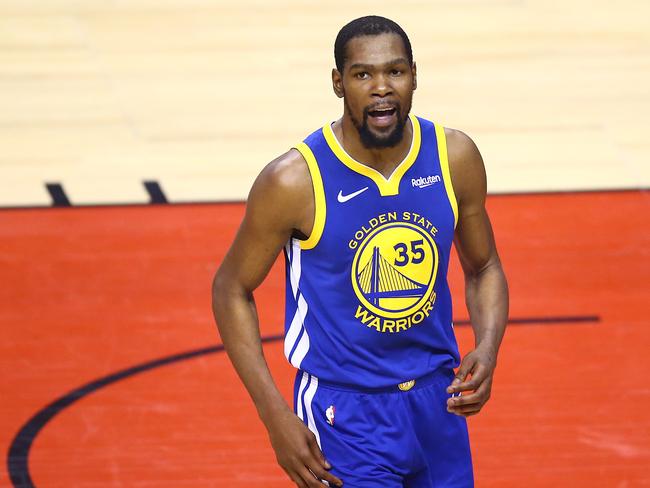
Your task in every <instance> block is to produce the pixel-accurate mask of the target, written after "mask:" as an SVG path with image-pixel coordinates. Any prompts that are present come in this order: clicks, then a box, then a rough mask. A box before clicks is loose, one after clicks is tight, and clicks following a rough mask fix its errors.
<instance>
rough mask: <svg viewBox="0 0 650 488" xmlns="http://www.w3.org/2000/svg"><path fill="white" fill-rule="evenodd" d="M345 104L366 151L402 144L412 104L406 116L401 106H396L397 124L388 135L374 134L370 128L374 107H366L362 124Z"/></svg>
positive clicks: (346, 103)
mask: <svg viewBox="0 0 650 488" xmlns="http://www.w3.org/2000/svg"><path fill="white" fill-rule="evenodd" d="M344 102H345V105H346V107H347V109H348V113H349V114H350V119H351V120H352V123H353V124H354V127H355V128H356V129H357V132H359V137H360V138H361V144H363V146H364V147H365V148H366V149H384V148H388V147H395V146H396V145H397V144H399V143H400V142H401V140H402V138H403V137H404V126H405V125H406V119H407V118H408V114H409V112H410V111H411V106H410V103H409V106H408V107H407V110H406V111H405V113H404V114H402V106H401V104H396V105H395V109H396V113H397V124H395V127H394V128H393V130H391V131H390V132H388V133H387V134H376V133H374V132H372V131H371V130H370V127H369V126H368V117H369V112H370V111H371V110H372V107H366V108H364V109H363V122H361V121H359V120H358V119H357V118H356V117H354V115H352V110H350V106H349V105H348V102H347V100H344Z"/></svg>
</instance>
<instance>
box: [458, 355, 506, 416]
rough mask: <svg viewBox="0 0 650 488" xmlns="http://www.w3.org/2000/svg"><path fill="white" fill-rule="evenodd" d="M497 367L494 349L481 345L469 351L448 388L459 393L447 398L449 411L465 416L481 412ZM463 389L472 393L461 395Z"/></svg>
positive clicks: (488, 397) (490, 389) (488, 396)
mask: <svg viewBox="0 0 650 488" xmlns="http://www.w3.org/2000/svg"><path fill="white" fill-rule="evenodd" d="M495 367H496V353H495V352H494V351H493V350H492V349H490V348H488V347H481V346H480V345H479V346H478V347H477V348H476V349H474V350H473V351H472V352H470V353H468V354H467V355H466V356H465V357H464V358H463V360H462V362H461V363H460V368H458V372H457V373H456V377H455V378H454V380H453V381H452V382H451V385H449V387H448V388H447V393H452V394H453V393H458V394H459V396H453V397H451V398H449V399H448V400H447V411H448V412H451V413H453V414H456V415H460V416H463V417H469V416H471V415H476V414H477V413H479V412H480V411H481V408H483V405H485V403H486V402H487V401H488V400H489V399H490V393H491V391H492V376H493V374H494V368H495ZM468 376H469V378H468ZM463 391H470V392H472V393H469V394H467V395H461V394H460V393H461V392H463Z"/></svg>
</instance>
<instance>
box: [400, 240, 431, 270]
mask: <svg viewBox="0 0 650 488" xmlns="http://www.w3.org/2000/svg"><path fill="white" fill-rule="evenodd" d="M423 246H424V241H423V240H422V239H418V240H417V241H411V253H410V255H409V253H408V246H407V245H406V244H404V243H403V242H398V243H397V244H395V245H394V246H393V248H394V249H395V250H396V251H397V257H396V258H395V266H406V265H407V264H408V263H409V260H410V262H411V263H413V264H420V263H421V262H422V261H424V248H423ZM409 258H410V259H409Z"/></svg>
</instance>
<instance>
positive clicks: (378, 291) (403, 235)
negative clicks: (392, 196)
mask: <svg viewBox="0 0 650 488" xmlns="http://www.w3.org/2000/svg"><path fill="white" fill-rule="evenodd" d="M391 214H393V213H391ZM391 214H384V215H382V216H379V217H378V218H377V219H371V221H370V222H369V226H368V227H370V229H368V228H367V227H366V226H364V227H363V228H362V229H363V230H364V231H366V232H361V233H362V234H363V238H362V239H358V240H356V241H351V245H350V247H351V248H355V249H356V253H355V256H354V260H353V262H352V272H351V280H352V288H353V289H354V292H355V294H356V296H357V299H358V300H359V306H358V308H357V312H356V314H355V318H356V319H358V320H359V321H360V322H361V323H362V324H364V325H366V326H368V327H372V328H375V329H376V330H377V331H379V332H400V331H402V330H407V329H409V328H410V327H412V326H413V325H417V324H419V323H420V322H422V321H423V320H424V319H425V318H426V317H427V316H428V315H429V313H430V312H431V310H432V308H433V302H434V301H435V293H434V292H433V285H434V283H435V278H436V274H437V271H438V249H437V247H436V244H435V241H434V240H433V238H432V236H433V235H435V233H436V232H437V229H436V228H435V227H434V226H433V225H432V224H431V222H429V221H428V220H426V219H424V218H422V217H420V216H419V215H418V214H413V213H411V212H403V213H402V215H400V217H402V219H404V220H408V221H399V220H397V218H395V220H393V219H390V216H392V215H391ZM394 214H395V217H397V215H396V213H394ZM414 215H415V216H417V217H419V218H417V219H416V218H415V217H414ZM386 216H388V217H386ZM381 217H384V218H381ZM373 221H375V222H376V225H375V226H373V224H374V223H375V222H373ZM381 221H384V222H383V223H381ZM418 224H420V225H418ZM427 224H428V225H427ZM359 234H360V233H359V232H357V234H356V236H355V237H356V238H358V237H361V236H360V235H359ZM353 242H354V246H352V243H353Z"/></svg>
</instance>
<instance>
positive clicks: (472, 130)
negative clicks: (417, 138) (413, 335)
mask: <svg viewBox="0 0 650 488" xmlns="http://www.w3.org/2000/svg"><path fill="white" fill-rule="evenodd" d="M649 5H650V4H648V3H647V2H641V1H638V0H625V1H623V2H619V3H617V4H616V7H615V8H614V7H612V4H611V3H610V2H604V1H587V0H570V1H566V2H549V1H546V0H530V1H509V0H481V1H477V0H469V1H463V2H457V1H454V2H452V1H447V0H434V1H420V0H409V1H404V2H399V3H397V2H390V3H389V2H344V1H340V0H332V1H330V2H310V3H305V2H298V1H296V0H286V1H278V2H261V1H259V0H242V1H241V2H236V3H233V2H227V1H225V0H215V1H212V0H182V1H181V0H165V1H163V2H153V1H151V0H132V1H129V2H123V1H114V2H100V1H97V0H83V1H80V0H42V1H38V2H32V1H24V0H4V1H2V2H0V278H1V279H2V286H0V333H1V337H2V340H1V341H0V453H2V456H3V462H2V463H0V487H5V486H6V487H8V488H18V487H21V488H22V487H25V488H27V487H32V486H36V487H38V488H50V487H52V488H55V487H56V488H58V487H61V488H64V487H65V488H68V487H115V488H118V487H124V488H130V487H141V488H144V487H174V488H178V487H181V488H182V487H231V488H233V487H234V488H245V487H246V488H248V487H256V486H264V487H273V488H275V487H277V488H280V487H288V486H291V484H290V483H289V481H288V479H287V478H286V476H285V475H284V473H283V472H282V471H281V470H280V468H279V467H278V466H277V464H276V462H275V457H274V454H273V452H272V450H271V447H270V445H269V443H268V439H267V436H266V433H265V431H264V428H263V426H262V424H261V422H260V421H259V420H258V419H257V416H256V413H255V411H254V408H253V405H252V402H251V401H250V399H249V398H248V396H247V393H246V391H245V390H244V388H243V387H242V385H241V383H240V382H239V381H238V379H237V377H236V375H235V373H234V370H233V368H232V367H231V365H230V362H229V361H228V359H227V357H226V354H225V352H224V351H223V348H222V346H221V340H220V338H219V334H218V332H217V329H216V326H215V324H214V322H213V319H212V314H211V307H210V300H211V297H210V286H211V280H212V277H213V275H214V272H215V271H216V269H217V267H218V266H219V263H220V262H221V260H222V258H223V256H224V254H225V252H226V250H227V246H228V245H229V243H230V242H231V240H232V237H233V236H234V233H235V231H236V229H237V226H238V224H239V222H240V220H241V217H242V215H243V212H244V209H245V203H244V202H245V199H246V195H247V191H248V188H249V187H250V184H251V182H252V179H253V178H254V176H255V175H256V174H257V173H258V172H259V171H260V169H261V168H262V166H263V165H264V164H265V163H266V162H268V161H270V160H271V159H273V158H274V157H275V156H276V155H278V154H280V153H282V152H283V151H285V150H286V149H287V148H288V147H291V145H292V144H295V143H296V142H298V141H299V140H301V139H302V138H303V137H304V136H305V135H306V134H307V133H308V132H309V131H311V130H313V129H315V128H316V127H320V126H322V125H323V124H324V123H325V122H326V121H327V120H334V119H335V118H337V117H338V115H339V113H340V102H339V100H337V99H335V98H334V96H333V95H332V94H331V87H330V81H329V72H330V70H331V66H332V59H331V58H332V55H331V49H332V42H333V39H334V36H335V35H336V32H337V31H338V29H339V28H340V27H341V26H342V25H343V24H344V23H345V22H347V21H349V20H351V19H352V18H354V17H358V16H361V15H366V14H368V13H378V14H381V15H386V16H388V17H392V18H394V19H395V20H397V21H398V22H400V23H401V24H402V25H403V26H404V27H405V30H406V31H407V32H408V33H409V34H410V36H411V40H412V43H413V46H414V53H415V59H416V61H417V62H418V77H419V78H418V90H417V92H416V97H415V103H414V112H415V113H416V114H417V115H421V116H424V117H427V118H431V119H434V120H436V121H438V122H440V123H442V124H444V125H446V126H450V127H458V128H461V129H463V130H465V131H467V132H468V133H469V134H470V135H471V136H472V137H473V138H474V140H475V141H476V142H477V144H478V146H479V148H480V149H481V151H482V154H483V156H484V159H485V162H486V167H487V171H488V184H489V192H490V196H489V198H488V209H489V212H490V215H491V218H492V223H493V227H494V229H495V233H496V238H497V243H498V246H499V250H500V254H501V258H502V261H503V263H504V268H505V271H506V274H507V277H508V281H509V285H510V294H511V312H510V317H511V320H510V323H509V326H508V330H507V333H506V336H505V339H504V342H503V346H502V348H501V352H500V356H499V363H498V367H497V371H496V378H495V383H494V387H493V396H492V398H491V400H490V401H489V402H488V404H487V406H486V407H485V409H484V411H483V412H481V414H480V415H478V416H475V417H472V418H470V419H469V428H470V437H471V441H472V452H473V458H474V464H475V474H476V479H477V487H478V488H481V487H493V488H521V487H532V488H536V487H539V488H542V487H544V488H546V487H562V488H563V487H567V488H568V487H575V486H589V487H607V488H609V487H614V488H633V487H643V486H649V487H650V468H649V466H650V408H649V407H650V386H648V370H649V369H650V359H649V355H648V344H650V327H649V321H648V317H647V315H648V314H647V312H646V310H647V308H648V304H649V303H650V278H649V277H650V232H649V231H648V229H649V228H650V194H649V193H648V188H650V164H648V161H649V160H650V143H649V142H648V141H649V139H648V133H649V132H650V124H649V122H648V117H647V113H648V111H649V110H650V92H649V91H648V86H650V62H649V60H650V31H648V29H647V18H648V16H649V15H650V6H649ZM314 107H317V110H316V109H314ZM452 263H453V264H452V267H451V272H450V281H451V286H452V293H453V298H454V303H455V308H454V318H455V324H456V329H455V330H456V333H457V338H458V341H459V344H460V348H461V351H462V352H467V351H468V350H470V348H471V347H472V341H473V336H472V331H471V327H470V326H469V325H468V322H467V312H466V310H465V307H464V300H463V279H462V274H461V272H460V269H459V265H458V263H457V260H456V258H455V256H452ZM256 301H257V305H258V309H259V312H260V328H261V333H262V336H263V338H264V350H265V354H266V357H267V360H268V362H269V364H270V366H271V369H272V372H273V374H274V376H275V378H276V380H277V383H278V384H279V385H280V387H281V390H282V392H283V394H284V395H285V397H286V398H287V400H289V399H290V397H291V390H292V379H293V370H292V369H291V367H290V366H289V365H288V364H287V361H286V359H285V358H284V357H283V354H282V346H281V335H282V330H283V307H284V283H283V262H282V260H281V259H280V260H278V262H277V263H276V265H275V266H274V267H273V269H272V271H271V274H270V276H269V277H268V279H267V280H266V282H265V283H264V284H263V285H262V287H261V288H260V289H259V290H258V291H257V293H256Z"/></svg>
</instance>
